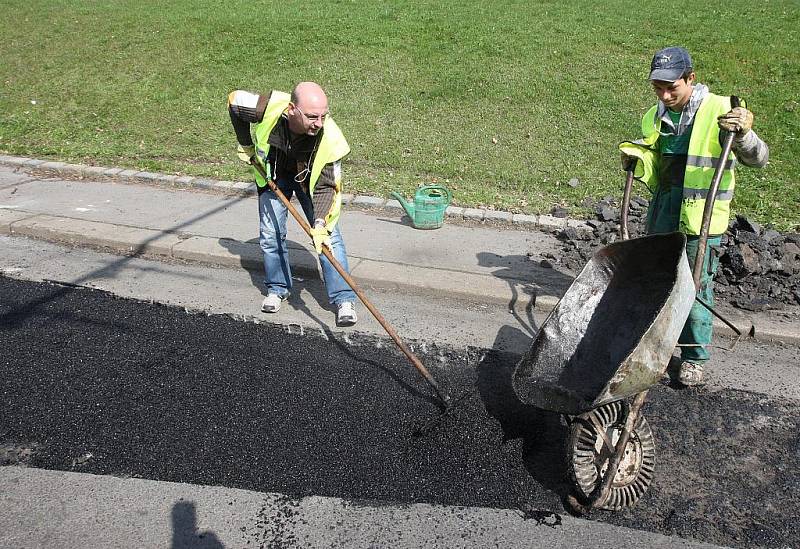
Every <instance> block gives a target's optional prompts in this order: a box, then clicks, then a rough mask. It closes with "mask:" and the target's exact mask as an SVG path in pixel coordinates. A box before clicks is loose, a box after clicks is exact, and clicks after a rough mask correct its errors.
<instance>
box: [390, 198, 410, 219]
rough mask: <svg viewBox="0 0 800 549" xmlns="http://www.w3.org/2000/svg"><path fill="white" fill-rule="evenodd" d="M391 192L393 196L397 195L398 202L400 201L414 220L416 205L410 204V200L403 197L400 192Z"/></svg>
mask: <svg viewBox="0 0 800 549" xmlns="http://www.w3.org/2000/svg"><path fill="white" fill-rule="evenodd" d="M390 194H391V195H392V196H393V197H395V198H396V199H397V201H398V202H400V205H401V206H402V207H403V209H404V210H405V211H406V213H407V214H408V217H410V218H411V219H412V220H413V219H414V205H413V204H409V203H408V202H406V200H405V198H403V197H402V196H400V195H399V194H398V193H396V192H394V191H392V192H391V193H390Z"/></svg>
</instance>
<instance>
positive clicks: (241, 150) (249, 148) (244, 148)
mask: <svg viewBox="0 0 800 549" xmlns="http://www.w3.org/2000/svg"><path fill="white" fill-rule="evenodd" d="M255 154H256V148H255V147H254V146H253V145H242V144H239V146H238V147H236V156H238V157H239V160H241V161H242V162H244V163H245V164H250V159H251V158H253V156H254V155H255Z"/></svg>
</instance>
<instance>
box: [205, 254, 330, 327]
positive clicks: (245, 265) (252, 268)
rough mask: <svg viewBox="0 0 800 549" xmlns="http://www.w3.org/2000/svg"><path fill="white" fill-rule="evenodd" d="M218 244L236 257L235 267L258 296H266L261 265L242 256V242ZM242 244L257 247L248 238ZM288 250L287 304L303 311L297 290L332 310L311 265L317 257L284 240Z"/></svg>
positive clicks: (323, 287)
mask: <svg viewBox="0 0 800 549" xmlns="http://www.w3.org/2000/svg"><path fill="white" fill-rule="evenodd" d="M218 242H219V245H220V246H222V247H223V248H225V249H226V250H228V251H229V252H230V253H231V255H234V256H238V257H239V265H240V266H241V267H242V269H244V270H245V271H247V274H249V275H250V281H251V282H252V284H253V286H254V287H255V288H257V289H258V291H259V293H260V294H261V295H262V296H266V295H267V292H266V287H265V285H264V266H263V263H262V262H258V263H256V262H254V261H253V258H252V257H250V256H245V255H242V243H241V242H239V241H238V240H231V239H228V238H220V239H219V241H218ZM245 244H256V245H258V238H251V239H250V240H248V241H247V242H245ZM286 246H287V247H288V248H289V261H290V263H291V267H292V291H291V293H290V294H289V300H288V302H289V304H291V305H292V306H293V307H295V308H297V309H300V310H302V311H304V312H307V308H306V307H305V306H304V305H303V301H302V298H301V297H300V290H303V289H304V290H307V291H308V293H310V294H311V295H312V296H313V297H314V299H316V300H317V303H319V304H320V305H321V306H322V307H323V308H325V309H328V310H331V311H333V307H332V306H331V305H330V304H328V294H327V293H326V292H325V286H324V283H323V282H322V279H321V276H320V274H319V271H318V270H316V268H315V267H314V266H316V264H317V258H316V257H314V254H312V253H310V252H309V251H308V250H307V249H306V248H304V247H303V246H301V245H300V244H297V243H295V242H293V241H291V240H287V241H286Z"/></svg>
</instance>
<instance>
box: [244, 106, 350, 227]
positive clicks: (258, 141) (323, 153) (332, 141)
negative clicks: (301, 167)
mask: <svg viewBox="0 0 800 549" xmlns="http://www.w3.org/2000/svg"><path fill="white" fill-rule="evenodd" d="M290 100H291V96H290V95H289V94H288V93H285V92H280V91H273V92H272V94H271V95H270V97H269V102H268V103H267V107H266V109H265V110H264V117H263V118H262V120H261V122H259V123H258V124H256V127H255V147H256V158H257V159H258V162H259V163H260V164H261V166H262V167H263V168H264V170H265V171H266V173H267V175H268V176H269V177H273V178H274V177H275V174H271V173H270V167H269V162H267V158H268V157H269V134H270V133H272V130H273V129H274V128H275V125H276V124H277V123H278V121H279V120H280V119H281V116H282V115H283V113H284V111H286V108H287V107H288V106H289V101H290ZM322 128H323V130H322V138H321V140H320V143H319V148H318V149H317V152H316V154H315V155H314V158H310V159H309V162H311V175H310V176H309V180H308V194H309V196H313V194H314V187H315V186H316V185H317V181H318V180H319V176H320V174H321V173H322V168H324V167H325V165H326V164H330V163H331V162H336V161H337V160H341V159H342V158H343V157H345V156H346V155H347V154H348V153H349V152H350V146H349V145H348V144H347V140H346V139H345V138H344V135H343V134H342V131H341V130H340V129H339V126H337V125H336V122H334V121H333V118H331V117H330V116H328V117H326V118H325V122H324V124H323V126H322ZM253 173H254V175H255V179H256V185H258V187H259V188H263V187H265V186H266V185H267V182H266V181H265V180H264V178H263V177H261V174H260V173H258V170H256V169H255V168H253ZM341 207H342V189H341V185H340V184H339V180H338V179H337V184H336V189H335V191H334V196H333V204H332V206H331V211H330V212H328V213H327V215H326V216H325V226H326V227H327V228H328V230H333V226H334V225H336V222H337V221H338V220H339V214H340V213H341ZM315 213H317V212H315Z"/></svg>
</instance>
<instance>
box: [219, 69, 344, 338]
mask: <svg viewBox="0 0 800 549" xmlns="http://www.w3.org/2000/svg"><path fill="white" fill-rule="evenodd" d="M228 112H229V113H230V118H231V123H232V124H233V128H234V131H235V132H236V139H237V141H238V142H239V147H238V150H237V154H238V157H239V158H240V159H241V160H242V161H243V162H245V163H246V164H248V165H249V164H250V163H251V162H252V161H253V160H255V161H256V162H258V163H259V164H260V165H261V167H262V168H264V171H265V172H266V173H267V176H268V177H270V178H271V179H272V180H273V181H274V182H275V184H276V185H277V187H278V189H280V190H281V192H282V193H283V194H284V195H285V196H286V198H289V199H291V197H292V195H295V196H296V197H297V199H298V201H299V202H300V205H301V206H302V208H303V212H304V213H305V215H306V218H307V219H308V221H309V224H310V225H311V226H312V228H311V235H312V237H313V240H314V247H315V248H316V252H317V254H319V259H320V263H321V265H322V276H323V278H324V280H325V289H326V290H327V292H328V299H329V301H330V303H331V305H334V306H336V309H337V312H336V322H337V324H338V325H339V326H352V325H353V324H355V323H356V321H357V317H356V311H355V306H354V305H355V299H356V295H355V293H354V292H353V290H352V289H351V288H350V286H349V285H348V284H347V282H345V280H344V278H342V276H341V275H340V274H339V273H338V272H337V271H336V269H334V267H333V265H331V263H330V261H328V258H327V257H325V255H324V254H323V253H322V246H326V247H328V248H329V249H330V250H331V251H332V253H333V256H334V257H335V258H336V260H337V261H338V262H339V263H340V264H341V266H342V267H343V268H344V270H345V271H349V268H348V265H347V252H346V251H345V246H344V240H343V239H342V235H341V232H340V231H339V226H338V223H337V222H338V220H339V214H340V212H341V206H342V183H341V179H342V170H341V159H342V157H344V156H345V155H347V153H349V152H350V147H349V145H348V144H347V141H346V140H345V138H344V135H342V132H341V130H340V129H339V126H337V125H336V123H335V122H334V121H333V118H331V117H330V113H329V112H328V98H327V96H326V95H325V92H324V91H323V90H322V88H321V87H320V86H319V85H318V84H316V83H314V82H300V83H299V84H297V85H296V86H295V87H294V89H293V90H292V93H291V95H290V94H288V93H285V92H280V91H272V92H270V93H269V94H267V95H257V94H254V93H250V92H247V91H243V90H236V91H233V92H231V93H230V94H229V95H228ZM250 124H254V125H255V128H254V134H255V141H254V140H253V137H252V136H251V135H250ZM253 171H254V174H255V179H256V186H257V187H258V204H259V217H260V224H259V229H260V237H259V243H260V245H261V250H262V252H263V253H264V271H265V280H264V282H265V285H266V289H267V295H266V297H265V298H264V302H263V303H262V304H261V310H262V311H263V312H265V313H276V312H278V310H279V309H280V308H281V302H282V301H283V300H285V299H286V298H287V297H288V295H289V290H291V288H292V273H291V270H290V268H289V250H288V249H287V247H286V218H287V208H286V207H285V206H284V205H283V203H282V202H281V201H280V200H279V199H278V197H277V196H276V195H275V193H274V192H272V191H271V190H270V188H269V186H268V185H267V182H266V181H265V180H264V178H263V177H262V176H261V174H260V173H259V172H258V170H255V169H254V170H253Z"/></svg>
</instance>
